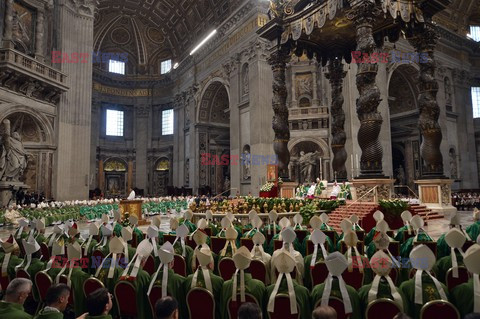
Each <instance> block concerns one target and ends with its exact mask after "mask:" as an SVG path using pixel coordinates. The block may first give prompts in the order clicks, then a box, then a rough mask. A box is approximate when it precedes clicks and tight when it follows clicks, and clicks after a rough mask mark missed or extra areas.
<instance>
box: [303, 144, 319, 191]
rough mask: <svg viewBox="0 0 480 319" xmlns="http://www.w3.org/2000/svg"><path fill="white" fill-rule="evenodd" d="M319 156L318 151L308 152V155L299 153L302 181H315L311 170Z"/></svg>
mask: <svg viewBox="0 0 480 319" xmlns="http://www.w3.org/2000/svg"><path fill="white" fill-rule="evenodd" d="M319 155H320V152H318V151H316V152H310V153H305V152H304V151H301V152H300V158H299V160H298V162H299V164H300V169H301V174H302V177H303V181H305V182H307V183H309V182H311V181H314V180H315V177H314V176H313V173H314V171H313V168H314V166H315V164H316V161H317V159H318V156H319Z"/></svg>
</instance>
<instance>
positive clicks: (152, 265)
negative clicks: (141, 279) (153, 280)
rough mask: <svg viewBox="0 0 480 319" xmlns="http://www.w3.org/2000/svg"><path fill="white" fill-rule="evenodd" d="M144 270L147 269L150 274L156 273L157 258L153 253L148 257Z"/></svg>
mask: <svg viewBox="0 0 480 319" xmlns="http://www.w3.org/2000/svg"><path fill="white" fill-rule="evenodd" d="M143 270H145V271H146V272H147V273H148V274H149V275H150V276H151V275H153V274H154V273H155V258H153V256H152V255H149V256H148V257H147V260H146V261H145V265H144V266H143Z"/></svg>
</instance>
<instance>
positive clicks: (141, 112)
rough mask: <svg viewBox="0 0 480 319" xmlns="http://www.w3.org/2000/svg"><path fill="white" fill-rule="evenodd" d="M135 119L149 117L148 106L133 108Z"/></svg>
mask: <svg viewBox="0 0 480 319" xmlns="http://www.w3.org/2000/svg"><path fill="white" fill-rule="evenodd" d="M135 111H136V113H137V117H148V116H149V115H150V106H148V105H139V106H136V107H135Z"/></svg>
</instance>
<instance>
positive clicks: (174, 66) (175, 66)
mask: <svg viewBox="0 0 480 319" xmlns="http://www.w3.org/2000/svg"><path fill="white" fill-rule="evenodd" d="M179 65H180V64H179V63H178V62H175V64H174V65H173V69H174V70H176V69H177V68H178V66H179Z"/></svg>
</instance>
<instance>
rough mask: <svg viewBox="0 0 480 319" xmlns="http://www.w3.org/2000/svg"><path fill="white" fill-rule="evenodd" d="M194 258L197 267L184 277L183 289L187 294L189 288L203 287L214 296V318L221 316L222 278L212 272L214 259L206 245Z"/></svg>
mask: <svg viewBox="0 0 480 319" xmlns="http://www.w3.org/2000/svg"><path fill="white" fill-rule="evenodd" d="M196 258H197V261H198V264H199V267H198V268H197V269H196V270H195V273H193V274H191V275H189V276H188V277H187V278H186V280H185V284H184V291H185V293H186V294H187V293H188V291H190V289H192V288H195V287H200V288H205V289H207V290H208V291H210V292H211V293H212V295H213V296H214V298H215V318H222V314H221V311H222V310H221V308H222V307H221V305H222V303H221V300H222V288H223V279H222V277H220V276H217V275H215V274H214V273H213V269H214V260H213V255H212V252H211V250H210V248H208V246H206V247H202V248H201V249H199V250H198V252H197V254H196Z"/></svg>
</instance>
